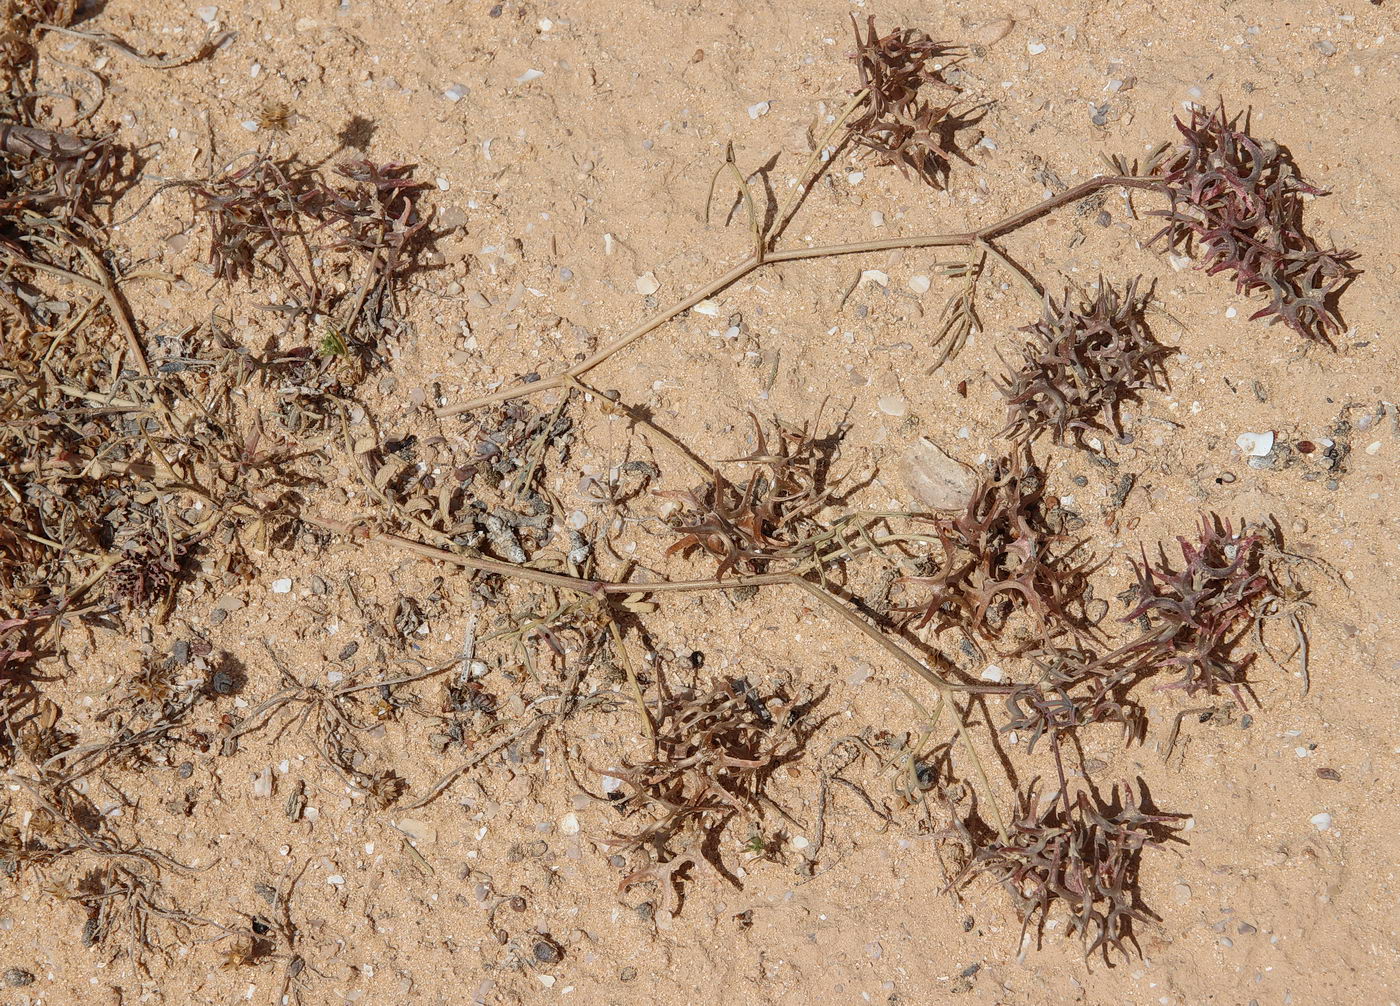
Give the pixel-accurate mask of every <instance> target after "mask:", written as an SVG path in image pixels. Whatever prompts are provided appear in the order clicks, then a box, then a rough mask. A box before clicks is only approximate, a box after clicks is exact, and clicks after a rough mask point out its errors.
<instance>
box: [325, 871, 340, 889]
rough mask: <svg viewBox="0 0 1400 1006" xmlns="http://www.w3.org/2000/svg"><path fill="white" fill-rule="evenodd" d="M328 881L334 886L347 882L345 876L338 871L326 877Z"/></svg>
mask: <svg viewBox="0 0 1400 1006" xmlns="http://www.w3.org/2000/svg"><path fill="white" fill-rule="evenodd" d="M326 883H328V884H330V885H331V886H332V887H340V886H341V885H342V884H344V883H345V878H344V877H342V876H341V875H340V874H338V873H332V874H331V875H330V876H329V877H327V878H326Z"/></svg>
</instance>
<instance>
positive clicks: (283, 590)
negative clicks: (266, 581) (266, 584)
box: [272, 576, 292, 594]
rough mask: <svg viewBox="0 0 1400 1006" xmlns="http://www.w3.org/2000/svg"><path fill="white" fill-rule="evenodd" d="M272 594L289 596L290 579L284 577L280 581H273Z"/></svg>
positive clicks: (290, 588)
mask: <svg viewBox="0 0 1400 1006" xmlns="http://www.w3.org/2000/svg"><path fill="white" fill-rule="evenodd" d="M272 592H273V593H274V594H290V593H291V592H292V581H291V578H289V577H285V576H284V577H282V578H281V579H280V580H273V581H272Z"/></svg>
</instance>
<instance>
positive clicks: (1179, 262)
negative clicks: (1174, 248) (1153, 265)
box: [1167, 255, 1191, 272]
mask: <svg viewBox="0 0 1400 1006" xmlns="http://www.w3.org/2000/svg"><path fill="white" fill-rule="evenodd" d="M1167 261H1168V262H1170V263H1171V265H1172V268H1173V269H1175V270H1176V271H1177V272H1185V271H1186V270H1187V269H1190V268H1191V259H1190V258H1188V257H1187V256H1185V255H1168V256H1167Z"/></svg>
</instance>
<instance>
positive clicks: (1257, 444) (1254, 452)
mask: <svg viewBox="0 0 1400 1006" xmlns="http://www.w3.org/2000/svg"><path fill="white" fill-rule="evenodd" d="M1235 444H1236V446H1238V447H1239V449H1240V453H1241V454H1243V455H1244V456H1245V457H1247V458H1262V457H1263V456H1264V455H1266V454H1268V453H1269V452H1270V451H1271V450H1273V449H1274V434H1273V431H1272V430H1265V431H1264V432H1263V433H1241V434H1240V435H1239V436H1238V437H1236V438H1235Z"/></svg>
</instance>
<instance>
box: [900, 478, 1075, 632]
mask: <svg viewBox="0 0 1400 1006" xmlns="http://www.w3.org/2000/svg"><path fill="white" fill-rule="evenodd" d="M1044 494H1045V479H1044V475H1043V474H1042V473H1041V472H1040V470H1039V469H1037V468H1036V467H1035V465H1034V463H1033V462H1032V461H1031V459H1030V456H1029V454H1028V453H1024V452H1020V451H1018V452H1016V453H1015V454H1013V455H1012V456H1011V457H1009V458H1004V459H1002V460H1001V461H999V462H995V463H992V464H990V465H989V466H988V471H987V472H986V473H985V474H984V475H983V477H982V478H981V479H980V480H979V482H978V484H977V486H976V488H975V489H974V491H973V495H972V499H971V500H970V501H969V503H968V505H967V508H966V509H965V510H964V511H963V512H962V513H960V514H958V515H957V516H955V517H944V516H936V517H933V518H931V519H932V521H933V524H934V531H933V534H934V536H935V537H936V538H937V541H938V546H937V548H936V550H935V554H933V555H930V556H929V557H928V558H927V559H925V563H926V564H932V565H933V566H934V567H935V568H934V569H933V570H932V571H931V572H925V573H921V574H919V575H915V576H908V577H905V578H904V579H903V582H904V583H905V584H907V585H912V586H913V587H914V588H917V590H918V592H919V593H922V592H924V591H927V596H925V597H921V598H919V599H918V600H917V603H912V604H910V605H907V606H904V607H901V608H899V609H897V610H900V611H904V612H913V613H915V625H916V627H922V626H925V625H928V624H929V623H934V627H935V631H936V632H942V631H943V630H945V629H948V628H953V627H957V628H960V629H962V630H963V631H965V632H968V633H970V634H973V635H977V636H981V637H982V638H984V639H996V638H997V637H999V636H1000V635H1001V633H1002V629H1003V628H1004V627H1005V625H1006V623H1007V620H1008V618H1009V617H1010V616H1011V614H1012V613H1013V612H1015V611H1021V612H1024V613H1025V614H1026V615H1027V616H1028V617H1029V618H1030V619H1031V621H1032V622H1033V623H1034V625H1035V627H1036V632H1037V635H1038V637H1039V639H1040V641H1041V642H1042V643H1044V644H1046V645H1048V644H1050V643H1051V642H1052V641H1053V640H1054V639H1056V638H1058V637H1060V636H1062V635H1064V634H1065V633H1067V632H1068V633H1070V634H1072V635H1082V634H1084V633H1085V632H1087V624H1086V620H1085V618H1084V617H1083V614H1082V608H1081V602H1082V600H1083V598H1084V596H1085V587H1086V585H1087V582H1088V580H1087V577H1088V572H1089V564H1088V562H1087V561H1086V560H1082V559H1080V558H1079V557H1078V556H1077V551H1078V550H1077V547H1074V546H1071V547H1069V548H1065V549H1062V550H1060V551H1057V547H1058V546H1060V545H1061V544H1062V542H1063V540H1064V539H1063V535H1062V534H1060V533H1058V532H1057V531H1055V530H1054V529H1053V528H1052V527H1051V526H1050V525H1049V523H1048V522H1047V520H1046V515H1045V508H1044V505H1043V504H1044Z"/></svg>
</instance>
